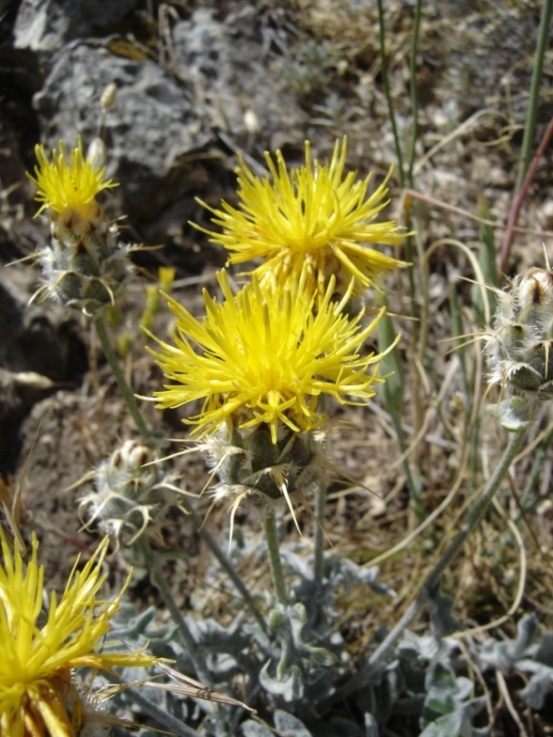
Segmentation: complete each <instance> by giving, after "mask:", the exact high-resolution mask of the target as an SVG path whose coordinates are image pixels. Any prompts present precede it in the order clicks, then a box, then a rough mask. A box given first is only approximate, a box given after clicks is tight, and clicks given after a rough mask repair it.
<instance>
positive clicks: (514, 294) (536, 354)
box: [486, 268, 553, 430]
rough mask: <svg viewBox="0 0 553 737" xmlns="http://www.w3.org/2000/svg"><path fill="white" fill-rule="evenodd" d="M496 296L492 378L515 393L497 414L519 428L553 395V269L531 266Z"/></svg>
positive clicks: (510, 426)
mask: <svg viewBox="0 0 553 737" xmlns="http://www.w3.org/2000/svg"><path fill="white" fill-rule="evenodd" d="M496 294H497V312H496V315H495V319H494V322H493V325H492V329H491V331H490V334H489V336H488V339H487V344H486V352H487V357H488V364H489V366H490V382H492V383H494V384H499V385H500V387H501V390H502V391H503V390H505V389H506V388H509V389H510V392H509V393H510V394H512V396H509V397H508V398H507V399H504V400H503V401H501V402H500V403H499V405H498V406H497V408H496V413H497V414H498V417H499V419H500V421H501V423H502V424H503V425H504V426H505V427H507V428H508V429H511V430H514V429H517V428H518V427H520V426H525V425H526V423H527V421H528V419H529V417H530V412H531V410H532V407H533V405H534V404H535V402H536V401H540V400H545V399H551V398H552V397H553V355H552V354H551V353H550V348H551V339H552V338H553V272H551V270H550V269H549V268H547V269H539V268H532V269H530V270H529V271H528V272H526V274H524V275H520V276H517V277H515V279H514V280H513V282H512V284H511V286H510V288H509V289H508V290H507V291H501V290H496Z"/></svg>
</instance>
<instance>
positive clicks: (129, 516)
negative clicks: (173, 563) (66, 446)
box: [79, 440, 179, 545]
mask: <svg viewBox="0 0 553 737" xmlns="http://www.w3.org/2000/svg"><path fill="white" fill-rule="evenodd" d="M152 460H153V458H152V453H151V450H150V448H149V447H148V446H147V445H145V444H144V443H142V442H139V441H135V440H127V441H125V442H124V443H123V445H122V446H121V448H118V449H117V450H115V451H114V452H113V453H112V455H111V456H110V457H109V458H108V459H107V460H106V461H104V462H103V463H101V464H100V466H99V468H98V470H97V472H96V475H95V478H94V486H95V491H91V492H90V493H88V494H86V495H85V496H84V497H83V498H82V499H81V500H80V504H79V511H81V510H83V511H84V512H85V513H86V516H87V518H88V521H87V523H86V526H87V527H89V526H91V525H92V524H93V523H96V524H97V525H98V527H99V528H100V530H102V532H104V533H107V534H109V535H111V536H112V537H114V538H115V540H116V541H117V543H118V544H119V543H122V544H123V545H131V544H132V543H133V542H134V541H135V540H136V539H137V538H138V537H140V535H142V534H143V533H144V532H145V531H147V532H148V534H149V535H150V536H152V537H154V538H156V539H158V538H159V537H160V534H161V527H162V526H163V523H164V522H165V519H166V516H167V513H168V511H169V509H170V508H171V507H175V506H178V501H179V500H178V491H177V490H176V489H175V488H174V486H173V484H172V481H174V479H173V478H170V477H169V476H168V475H167V473H166V472H165V470H164V468H163V466H162V465H161V464H159V463H151V461H152ZM145 464H150V465H145Z"/></svg>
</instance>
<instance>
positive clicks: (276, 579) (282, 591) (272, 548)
mask: <svg viewBox="0 0 553 737" xmlns="http://www.w3.org/2000/svg"><path fill="white" fill-rule="evenodd" d="M265 536H266V538H267V548H268V550H269V560H270V562H271V575H272V577H273V584H274V587H275V592H276V596H277V599H278V601H279V602H280V603H281V604H286V586H285V585H284V574H283V573H282V563H281V560H280V553H279V549H278V548H279V546H278V534H277V526H276V520H275V513H274V511H273V510H272V509H270V510H269V511H268V512H267V516H266V517H265Z"/></svg>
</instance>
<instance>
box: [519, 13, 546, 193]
mask: <svg viewBox="0 0 553 737" xmlns="http://www.w3.org/2000/svg"><path fill="white" fill-rule="evenodd" d="M552 8H553V0H544V3H543V5H542V9H541V18H540V27H539V30H538V43H537V46H536V58H535V60H534V69H533V71H532V82H531V85H530V101H529V105H528V115H527V117H526V124H525V126H524V136H523V139H522V149H521V152H520V164H519V167H518V174H517V181H516V185H515V192H518V190H519V189H520V188H521V186H522V182H523V180H524V177H525V175H526V170H527V169H528V164H529V163H530V157H531V155H532V147H533V145H534V135H535V132H536V117H537V112H538V103H539V99H540V85H541V78H542V72H543V60H544V58H545V54H546V51H547V47H548V42H549V25H550V23H551V10H552Z"/></svg>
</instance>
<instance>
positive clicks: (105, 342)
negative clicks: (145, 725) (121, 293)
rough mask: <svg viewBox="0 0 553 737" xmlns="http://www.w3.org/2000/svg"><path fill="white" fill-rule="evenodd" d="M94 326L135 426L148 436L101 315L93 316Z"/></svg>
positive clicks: (143, 435) (146, 428)
mask: <svg viewBox="0 0 553 737" xmlns="http://www.w3.org/2000/svg"><path fill="white" fill-rule="evenodd" d="M94 326H95V328H96V333H97V335H98V339H99V341H100V344H101V346H102V349H103V351H104V353H105V355H106V358H107V361H108V363H109V366H110V368H111V370H112V373H113V376H114V377H115V381H116V382H117V385H118V387H119V389H120V390H121V394H122V395H123V399H124V400H125V403H126V405H127V407H128V408H129V412H130V413H131V416H132V418H133V420H134V422H135V424H136V427H137V428H138V431H139V433H140V434H141V435H142V437H143V438H148V437H149V435H150V433H149V431H148V427H147V425H146V422H145V421H144V417H143V416H142V413H141V412H140V410H139V408H138V404H137V403H136V399H135V397H134V394H133V393H132V390H131V388H130V386H129V385H128V384H127V382H126V381H125V377H124V376H123V371H122V370H121V366H120V364H119V359H118V358H117V356H116V355H115V351H114V350H113V346H112V344H111V341H110V339H109V335H108V331H107V329H106V323H105V322H104V319H103V317H101V316H100V315H98V316H97V317H95V318H94Z"/></svg>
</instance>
